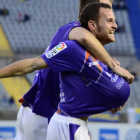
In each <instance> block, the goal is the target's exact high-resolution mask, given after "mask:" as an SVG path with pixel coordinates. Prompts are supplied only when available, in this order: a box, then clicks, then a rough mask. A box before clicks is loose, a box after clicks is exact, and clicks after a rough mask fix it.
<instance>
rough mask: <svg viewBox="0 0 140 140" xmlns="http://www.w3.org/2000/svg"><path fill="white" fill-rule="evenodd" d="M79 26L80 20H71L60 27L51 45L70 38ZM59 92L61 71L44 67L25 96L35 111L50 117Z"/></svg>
mask: <svg viewBox="0 0 140 140" xmlns="http://www.w3.org/2000/svg"><path fill="white" fill-rule="evenodd" d="M78 26H80V25H79V23H78V22H71V23H69V24H66V25H64V26H62V27H60V29H59V30H58V31H57V32H56V34H55V36H54V37H53V39H52V41H51V43H50V46H49V47H50V48H53V47H54V46H55V45H57V44H58V43H59V42H62V41H65V40H68V36H69V32H70V31H71V30H72V29H73V28H74V27H78ZM59 93H60V88H59V73H53V72H52V70H51V69H43V70H39V71H37V73H36V76H35V79H34V83H33V85H32V87H31V89H30V90H29V91H28V92H27V93H26V94H25V95H24V96H23V98H24V99H25V101H26V102H27V103H28V104H29V107H31V108H32V110H33V112H34V113H36V114H38V115H41V116H44V117H47V118H50V117H51V116H52V115H53V113H54V112H55V111H56V109H57V105H58V103H59V101H60V98H59ZM42 108H43V109H42ZM45 110H46V111H45Z"/></svg>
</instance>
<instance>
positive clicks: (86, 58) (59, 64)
mask: <svg viewBox="0 0 140 140" xmlns="http://www.w3.org/2000/svg"><path fill="white" fill-rule="evenodd" d="M41 57H42V58H43V59H44V61H45V62H46V63H47V64H48V65H49V67H50V68H51V69H52V71H53V72H60V90H61V91H60V99H61V101H60V103H59V108H60V109H61V110H63V111H64V112H65V113H66V114H68V115H69V116H72V117H76V118H79V117H84V116H89V115H92V114H97V113H101V112H104V111H108V110H110V109H114V108H118V107H119V106H121V105H123V104H124V103H125V102H126V101H127V99H128V97H129V94H130V88H129V84H128V82H126V81H125V80H124V79H123V78H122V77H120V76H119V75H116V74H114V73H113V72H112V71H111V70H110V69H108V68H107V67H106V66H105V65H104V64H103V63H101V62H100V61H98V60H96V59H95V58H94V57H92V56H91V55H90V54H89V53H88V52H86V51H85V50H84V49H83V48H82V47H81V46H80V44H79V43H77V42H76V41H65V42H61V43H59V44H58V45H56V46H55V47H54V48H48V49H47V50H46V52H45V53H44V54H43V55H42V56H41Z"/></svg>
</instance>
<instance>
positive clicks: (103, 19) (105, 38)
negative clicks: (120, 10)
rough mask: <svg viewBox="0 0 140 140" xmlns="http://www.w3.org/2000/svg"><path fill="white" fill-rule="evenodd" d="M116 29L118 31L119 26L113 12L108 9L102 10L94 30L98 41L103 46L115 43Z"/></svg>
mask: <svg viewBox="0 0 140 140" xmlns="http://www.w3.org/2000/svg"><path fill="white" fill-rule="evenodd" d="M115 29H117V25H116V22H115V16H114V13H113V11H112V10H111V9H107V8H100V18H99V21H98V23H96V28H95V30H94V32H95V36H96V37H97V39H98V40H99V41H100V42H101V43H102V44H103V45H105V44H108V43H110V42H114V41H115V36H114V31H115Z"/></svg>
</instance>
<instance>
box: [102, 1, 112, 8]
mask: <svg viewBox="0 0 140 140" xmlns="http://www.w3.org/2000/svg"><path fill="white" fill-rule="evenodd" d="M100 3H107V4H109V5H110V6H111V7H112V3H111V2H110V0H100Z"/></svg>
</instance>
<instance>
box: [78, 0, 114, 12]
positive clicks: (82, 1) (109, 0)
mask: <svg viewBox="0 0 140 140" xmlns="http://www.w3.org/2000/svg"><path fill="white" fill-rule="evenodd" d="M113 1H114V0H80V2H79V14H80V13H81V11H82V9H83V8H84V7H85V6H86V5H88V4H89V3H92V2H96V3H99V2H100V3H107V4H109V5H110V6H112V3H113Z"/></svg>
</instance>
